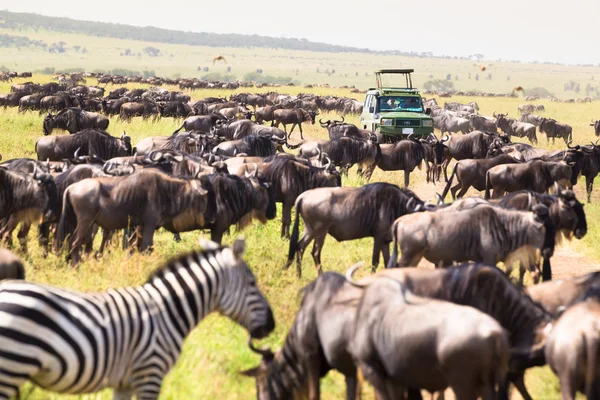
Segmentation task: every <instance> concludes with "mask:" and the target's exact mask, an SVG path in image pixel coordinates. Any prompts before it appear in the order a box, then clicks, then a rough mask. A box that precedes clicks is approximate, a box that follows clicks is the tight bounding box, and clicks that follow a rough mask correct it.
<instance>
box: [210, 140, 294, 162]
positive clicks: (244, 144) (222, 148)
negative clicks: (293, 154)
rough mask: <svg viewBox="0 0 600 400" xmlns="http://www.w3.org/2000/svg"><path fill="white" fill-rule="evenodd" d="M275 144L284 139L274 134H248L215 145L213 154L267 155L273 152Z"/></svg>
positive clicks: (232, 155)
mask: <svg viewBox="0 0 600 400" xmlns="http://www.w3.org/2000/svg"><path fill="white" fill-rule="evenodd" d="M274 142H275V143H277V144H283V143H285V139H283V140H282V139H280V138H278V137H275V136H258V135H249V136H246V137H244V138H242V139H239V140H230V141H228V142H223V143H221V144H219V145H217V146H216V147H215V148H214V149H213V150H212V152H213V154H217V155H223V156H229V157H234V156H235V155H236V154H240V153H244V154H246V155H248V156H251V157H253V156H257V157H267V156H270V155H272V154H275V151H276V149H277V145H276V144H275V143H274Z"/></svg>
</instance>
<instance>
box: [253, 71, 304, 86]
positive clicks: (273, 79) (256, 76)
mask: <svg viewBox="0 0 600 400" xmlns="http://www.w3.org/2000/svg"><path fill="white" fill-rule="evenodd" d="M244 81H246V82H256V83H268V84H279V85H287V84H288V83H292V82H294V81H293V80H292V78H291V77H289V76H271V75H263V74H262V73H258V72H248V73H247V74H246V75H244Z"/></svg>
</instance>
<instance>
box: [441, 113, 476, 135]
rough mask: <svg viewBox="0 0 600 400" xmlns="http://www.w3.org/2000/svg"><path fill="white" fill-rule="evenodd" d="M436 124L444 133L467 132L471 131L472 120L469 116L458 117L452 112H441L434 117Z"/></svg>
mask: <svg viewBox="0 0 600 400" xmlns="http://www.w3.org/2000/svg"><path fill="white" fill-rule="evenodd" d="M433 121H434V123H435V126H436V127H437V128H438V129H439V130H440V131H441V132H442V134H444V133H458V132H462V133H463V134H465V135H466V134H467V133H469V132H471V121H470V120H469V119H468V118H462V117H457V116H454V115H450V114H441V115H438V116H434V117H433Z"/></svg>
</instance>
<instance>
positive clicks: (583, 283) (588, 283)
mask: <svg viewBox="0 0 600 400" xmlns="http://www.w3.org/2000/svg"><path fill="white" fill-rule="evenodd" d="M598 285H600V271H596V272H591V273H589V274H585V275H581V276H576V277H574V278H569V279H557V280H553V281H549V282H543V283H540V284H539V285H531V286H527V287H526V288H525V293H527V294H528V295H529V296H530V297H531V299H532V300H533V301H535V302H536V303H538V304H539V305H541V306H542V307H544V309H545V310H546V311H548V312H549V313H550V314H552V315H554V316H555V317H557V318H558V316H560V314H562V313H563V312H564V311H565V310H566V309H568V308H569V307H570V306H572V305H574V304H575V303H576V301H577V300H578V299H579V298H580V297H581V296H582V295H583V294H584V293H585V292H586V291H587V290H588V289H590V288H591V287H592V286H595V287H597V286H598Z"/></svg>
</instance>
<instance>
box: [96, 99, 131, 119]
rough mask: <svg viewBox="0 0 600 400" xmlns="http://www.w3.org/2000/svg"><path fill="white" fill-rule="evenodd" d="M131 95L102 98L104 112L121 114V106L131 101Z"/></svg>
mask: <svg viewBox="0 0 600 400" xmlns="http://www.w3.org/2000/svg"><path fill="white" fill-rule="evenodd" d="M130 101H131V99H129V97H121V98H118V99H111V100H106V99H104V100H102V103H101V106H102V112H103V113H104V114H106V115H109V116H110V115H119V114H120V113H121V106H122V105H123V104H125V103H128V102H130Z"/></svg>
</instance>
